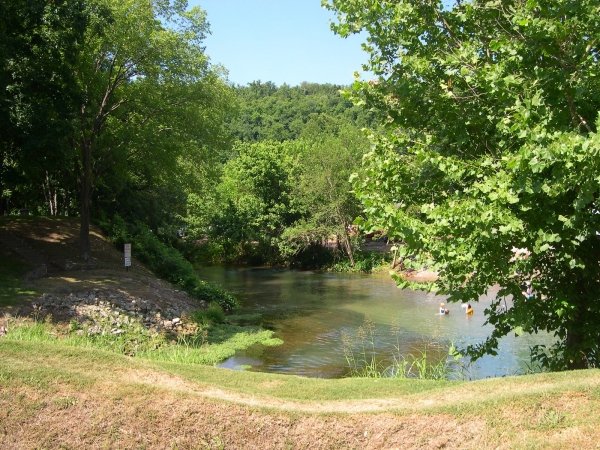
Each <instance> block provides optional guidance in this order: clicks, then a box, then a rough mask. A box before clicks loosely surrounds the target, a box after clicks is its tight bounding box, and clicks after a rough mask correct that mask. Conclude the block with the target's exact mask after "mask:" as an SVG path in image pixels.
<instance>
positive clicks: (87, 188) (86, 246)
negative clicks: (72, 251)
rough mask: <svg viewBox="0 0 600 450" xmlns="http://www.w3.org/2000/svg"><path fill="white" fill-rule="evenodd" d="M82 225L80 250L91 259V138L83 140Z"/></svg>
mask: <svg viewBox="0 0 600 450" xmlns="http://www.w3.org/2000/svg"><path fill="white" fill-rule="evenodd" d="M81 169H82V170H81V182H80V189H81V205H80V213H81V216H80V217H81V225H80V228H79V252H80V256H81V259H83V260H84V261H86V262H87V261H89V259H90V254H91V246H90V201H91V200H90V197H91V192H92V144H91V142H90V141H89V140H87V139H85V138H83V139H82V140H81Z"/></svg>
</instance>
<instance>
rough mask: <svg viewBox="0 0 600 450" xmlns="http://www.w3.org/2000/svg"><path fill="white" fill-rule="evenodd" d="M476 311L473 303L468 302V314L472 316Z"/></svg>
mask: <svg viewBox="0 0 600 450" xmlns="http://www.w3.org/2000/svg"><path fill="white" fill-rule="evenodd" d="M474 312H475V310H474V309H473V307H472V306H471V304H470V303H468V304H467V311H466V313H467V316H472V315H473V313H474Z"/></svg>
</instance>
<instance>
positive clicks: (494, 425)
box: [0, 335, 600, 448]
mask: <svg viewBox="0 0 600 450" xmlns="http://www.w3.org/2000/svg"><path fill="white" fill-rule="evenodd" d="M0 356H1V358H2V361H3V364H2V365H0V381H1V382H0V411H2V413H1V414H2V416H1V418H2V420H1V421H0V423H2V426H1V427H0V442H1V443H2V444H3V446H4V447H7V446H8V448H32V447H49V448H55V447H60V446H67V447H77V446H79V445H84V446H86V447H87V448H98V447H114V446H119V447H120V448H133V447H160V448H175V447H178V448H244V447H245V448H247V447H254V448H257V447H262V448H334V447H335V448H390V447H402V448H423V447H426V448H433V447H446V448H515V447H517V448H574V447H581V448H593V447H594V446H595V445H596V443H597V442H598V438H600V371H598V370H588V371H580V372H565V373H556V374H538V375H531V376H523V377H516V378H503V379H492V380H482V381H478V382H448V381H418V380H385V379H378V380H373V379H341V380H320V379H306V378H301V377H295V376H283V375H272V374H261V373H248V372H232V371H226V370H224V369H216V368H212V367H207V366H200V365H193V364H178V363H173V362H164V361H148V360H140V359H133V358H129V357H126V356H122V355H116V354H114V353H110V352H105V351H101V350H97V349H91V348H88V349H83V348H77V347H73V346H71V345H67V344H66V343H65V342H59V341H57V342H46V343H39V342H27V341H19V340H12V339H11V338H10V335H9V336H7V337H4V338H2V339H0Z"/></svg>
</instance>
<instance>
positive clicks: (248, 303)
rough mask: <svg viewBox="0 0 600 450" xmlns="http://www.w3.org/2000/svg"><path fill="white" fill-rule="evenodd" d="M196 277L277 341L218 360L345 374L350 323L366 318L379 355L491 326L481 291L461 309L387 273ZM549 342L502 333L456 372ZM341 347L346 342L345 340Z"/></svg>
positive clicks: (514, 369) (487, 369)
mask: <svg viewBox="0 0 600 450" xmlns="http://www.w3.org/2000/svg"><path fill="white" fill-rule="evenodd" d="M199 274H200V276H201V277H202V278H203V279H205V280H207V281H212V282H216V283H218V284H220V285H221V286H223V287H224V288H226V289H228V290H229V291H231V292H233V293H234V294H235V295H236V296H238V298H239V299H240V300H241V302H242V305H243V306H242V309H241V311H240V313H241V314H255V313H258V314H260V315H261V316H262V325H263V326H264V327H266V328H269V329H272V330H273V331H274V332H275V336H276V337H279V338H281V339H282V340H283V341H284V344H283V345H281V346H278V347H267V348H265V347H262V346H261V347H254V348H251V349H248V350H246V351H244V352H242V353H239V354H237V355H236V356H234V357H232V358H230V359H228V360H227V361H225V362H223V363H222V364H221V366H222V367H228V368H232V369H241V368H243V369H246V370H253V371H260V372H275V373H286V374H295V375H301V376H308V377H323V378H337V377H341V376H344V375H345V374H346V373H347V370H348V367H347V363H346V359H345V356H344V344H343V342H342V341H343V336H346V337H350V338H351V339H352V340H353V341H354V342H355V343H356V342H358V341H357V340H356V334H357V330H358V329H359V327H360V326H361V325H363V324H364V323H365V320H366V319H367V320H369V321H370V322H371V323H372V324H373V326H374V333H373V339H370V338H368V339H367V341H368V346H369V347H370V346H371V341H372V343H373V345H374V347H375V351H376V352H377V353H378V354H379V355H381V356H382V357H385V356H386V355H389V354H391V353H393V352H394V351H395V350H396V349H399V350H400V353H402V354H408V353H411V352H412V353H413V354H414V353H416V354H420V352H422V351H423V350H425V349H430V350H435V349H436V348H437V349H439V348H447V346H448V345H449V344H450V343H454V344H455V345H456V346H457V347H459V348H460V347H464V346H466V345H469V344H474V343H478V342H482V341H484V340H485V338H486V337H487V336H488V335H489V333H490V331H491V327H490V326H489V325H485V324H484V322H485V317H484V314H483V311H484V309H485V307H486V306H488V305H489V304H490V301H491V299H490V298H489V297H482V298H481V299H480V301H479V302H478V303H475V304H474V305H473V306H474V308H475V312H474V314H473V315H472V316H467V315H466V314H465V310H464V309H463V308H461V306H460V305H459V304H449V305H446V307H447V308H448V309H449V310H450V313H449V314H448V315H440V314H439V313H438V311H439V304H440V302H443V301H444V299H443V298H441V297H439V296H435V295H433V294H430V293H425V292H421V291H412V290H407V289H403V290H401V289H398V288H397V287H396V285H395V284H394V282H393V281H392V280H391V279H390V277H389V276H388V275H358V274H337V273H315V272H310V271H306V272H304V271H289V270H276V269H263V268H226V267H219V266H213V267H206V268H202V269H201V270H200V271H199ZM539 343H549V337H548V336H547V335H523V336H519V337H516V336H514V335H509V336H506V337H505V338H503V339H502V340H501V342H500V346H499V350H498V355H497V356H486V357H484V358H481V359H479V360H478V361H476V362H475V363H474V364H472V365H471V366H470V367H469V368H468V369H467V370H466V371H464V372H463V375H461V376H463V377H465V378H470V379H479V378H486V377H498V376H506V375H515V374H519V373H524V372H525V371H526V370H527V367H528V366H527V364H528V362H529V348H530V346H532V345H535V344H539ZM345 347H346V348H348V344H347V343H346V346H345Z"/></svg>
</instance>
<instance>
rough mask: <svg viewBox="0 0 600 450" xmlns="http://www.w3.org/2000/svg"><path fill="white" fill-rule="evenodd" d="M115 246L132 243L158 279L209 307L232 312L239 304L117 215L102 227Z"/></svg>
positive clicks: (152, 236)
mask: <svg viewBox="0 0 600 450" xmlns="http://www.w3.org/2000/svg"><path fill="white" fill-rule="evenodd" d="M101 226H102V227H103V228H104V230H105V231H106V232H107V233H108V235H109V237H110V239H111V240H112V241H113V243H114V244H116V245H119V246H120V245H123V244H124V243H125V242H131V243H132V247H133V252H135V253H134V254H135V256H136V258H137V259H139V260H140V261H141V262H143V263H144V264H145V265H146V266H147V267H148V268H149V269H150V270H152V271H153V272H154V273H155V274H156V275H157V276H159V277H161V278H163V279H165V280H167V281H169V282H171V283H173V284H175V285H177V286H179V287H180V288H181V289H183V290H184V291H185V292H187V293H188V294H190V295H191V296H193V297H195V298H197V299H200V300H204V301H206V302H207V303H211V302H216V303H218V304H219V305H220V306H221V307H222V308H223V310H224V311H226V312H230V311H233V310H234V309H235V308H236V307H237V306H238V302H237V300H236V298H235V297H234V296H233V295H231V294H230V293H229V292H227V291H225V290H224V289H222V288H220V287H217V286H215V285H212V284H210V283H208V282H206V281H204V280H201V279H200V278H199V277H198V275H197V274H196V271H195V269H194V267H193V266H192V264H191V263H190V262H189V261H188V260H186V259H185V258H184V257H183V255H182V254H181V253H180V252H179V251H178V250H177V249H175V248H173V247H171V246H170V245H168V244H165V243H164V242H162V241H161V240H160V239H159V238H158V236H157V235H156V234H154V233H153V232H152V231H151V230H150V229H149V228H148V227H147V226H146V225H144V224H139V223H138V224H134V225H131V224H127V223H126V222H125V221H124V220H123V219H122V218H121V217H119V216H118V215H117V216H115V217H114V218H113V220H112V221H111V223H110V224H106V223H104V224H101Z"/></svg>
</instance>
